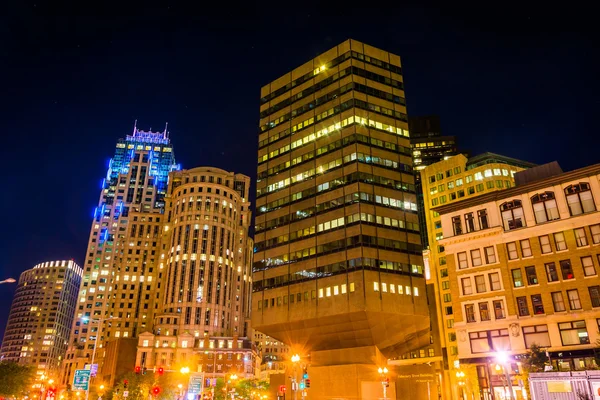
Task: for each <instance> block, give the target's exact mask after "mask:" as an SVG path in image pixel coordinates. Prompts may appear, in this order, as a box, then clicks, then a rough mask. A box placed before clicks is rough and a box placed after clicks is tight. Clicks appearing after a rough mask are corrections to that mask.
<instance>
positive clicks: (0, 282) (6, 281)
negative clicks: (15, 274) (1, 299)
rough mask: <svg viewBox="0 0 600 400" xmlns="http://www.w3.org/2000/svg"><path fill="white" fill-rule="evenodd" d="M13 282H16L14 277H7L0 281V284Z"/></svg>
mask: <svg viewBox="0 0 600 400" xmlns="http://www.w3.org/2000/svg"><path fill="white" fill-rule="evenodd" d="M15 282H16V280H15V279H13V278H7V279H5V280H3V281H0V285H1V284H3V283H15Z"/></svg>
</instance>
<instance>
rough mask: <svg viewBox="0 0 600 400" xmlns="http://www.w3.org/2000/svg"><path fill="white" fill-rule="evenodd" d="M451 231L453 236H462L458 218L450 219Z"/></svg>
mask: <svg viewBox="0 0 600 400" xmlns="http://www.w3.org/2000/svg"><path fill="white" fill-rule="evenodd" d="M452 229H454V235H462V233H463V232H462V224H461V222H460V217H452Z"/></svg>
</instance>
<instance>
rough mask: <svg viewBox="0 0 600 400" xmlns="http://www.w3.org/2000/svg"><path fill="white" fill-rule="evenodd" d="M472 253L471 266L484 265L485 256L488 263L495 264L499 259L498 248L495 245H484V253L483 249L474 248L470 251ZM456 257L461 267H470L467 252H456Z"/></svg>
mask: <svg viewBox="0 0 600 400" xmlns="http://www.w3.org/2000/svg"><path fill="white" fill-rule="evenodd" d="M470 254H471V267H479V266H482V265H483V261H484V258H483V257H484V256H485V263H486V264H495V263H496V262H497V261H498V259H497V258H496V249H495V248H494V246H489V247H484V248H483V255H482V253H481V249H474V250H471V251H470ZM456 259H457V264H458V268H459V269H466V268H469V260H468V258H467V252H466V251H462V252H460V253H456Z"/></svg>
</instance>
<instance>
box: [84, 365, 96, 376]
mask: <svg viewBox="0 0 600 400" xmlns="http://www.w3.org/2000/svg"><path fill="white" fill-rule="evenodd" d="M84 369H89V370H90V372H91V376H93V377H96V374H97V373H98V364H85V367H84Z"/></svg>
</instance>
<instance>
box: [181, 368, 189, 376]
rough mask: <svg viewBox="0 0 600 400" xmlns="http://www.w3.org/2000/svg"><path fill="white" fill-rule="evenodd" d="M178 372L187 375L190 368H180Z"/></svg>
mask: <svg viewBox="0 0 600 400" xmlns="http://www.w3.org/2000/svg"><path fill="white" fill-rule="evenodd" d="M179 372H181V373H182V374H189V373H190V367H181V369H180V370H179Z"/></svg>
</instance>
